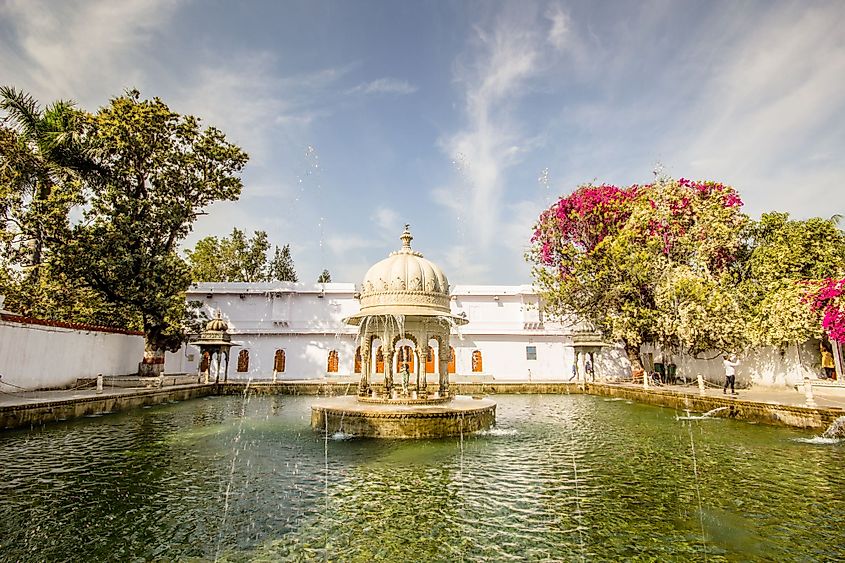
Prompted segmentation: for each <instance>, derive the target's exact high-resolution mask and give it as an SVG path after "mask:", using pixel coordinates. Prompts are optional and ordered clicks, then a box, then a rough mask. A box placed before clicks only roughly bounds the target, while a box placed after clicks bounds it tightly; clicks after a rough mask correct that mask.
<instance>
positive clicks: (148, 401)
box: [0, 382, 845, 430]
mask: <svg viewBox="0 0 845 563" xmlns="http://www.w3.org/2000/svg"><path fill="white" fill-rule="evenodd" d="M451 386H452V389H453V392H455V393H457V394H470V395H505V394H506V395H518V394H532V395H536V394H554V395H566V394H582V393H586V394H588V395H597V396H602V397H616V398H622V399H627V400H631V401H636V402H638V403H646V404H651V405H656V406H662V407H668V408H674V409H678V410H682V411H684V410H690V411H694V412H706V411H709V410H712V409H715V408H719V407H728V411H727V413H726V414H725V415H724V416H726V417H728V418H734V419H738V420H746V421H751V422H759V423H763V424H770V425H776V426H791V427H796V428H809V429H812V428H822V429H823V428H826V427H827V426H829V425H830V424H831V423H832V422H833V421H835V420H836V419H837V418H839V417H840V416H843V415H845V411H843V410H842V409H839V408H808V407H802V406H795V405H783V404H772V403H766V402H758V401H750V400H745V399H738V398H730V397H719V396H706V395H705V396H701V395H698V394H694V393H681V392H677V391H670V390H661V389H642V388H639V387H633V386H629V385H619V384H607V383H588V384H587V385H586V386H583V385H582V384H580V383H575V382H548V383H546V382H538V383H533V382H532V383H521V382H513V383H499V382H468V383H467V382H464V383H452V385H451ZM247 389H248V390H249V392H250V393H253V394H256V395H307V396H317V395H320V396H333V395H346V394H350V392H354V391H355V384H352V383H333V382H319V383H306V382H276V383H272V382H251V383H247V382H228V383H221V384H218V385H214V384H212V385H184V386H178V387H171V388H167V387H165V388H162V389H137V390H131V391H130V390H127V391H126V392H123V393H120V394H103V395H94V396H89V397H73V398H68V399H51V400H43V401H38V402H26V403H21V404H17V405H6V406H1V407H0V430H2V429H5V430H11V429H15V428H27V427H29V428H35V427H40V426H43V425H44V424H48V423H51V422H57V421H64V420H69V419H72V418H81V417H85V416H92V415H98V414H103V413H111V412H119V411H126V410H131V409H134V408H138V407H142V406H147V405H155V404H161V403H166V402H170V401H185V400H189V399H195V398H201V397H207V396H211V395H242V394H244V392H245V391H247ZM30 401H31V400H30Z"/></svg>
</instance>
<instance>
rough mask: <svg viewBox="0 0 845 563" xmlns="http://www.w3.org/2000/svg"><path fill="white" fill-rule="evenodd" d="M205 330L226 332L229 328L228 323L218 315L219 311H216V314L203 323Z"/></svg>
mask: <svg viewBox="0 0 845 563" xmlns="http://www.w3.org/2000/svg"><path fill="white" fill-rule="evenodd" d="M205 330H207V331H214V332H226V331H227V330H229V325H228V324H227V323H226V321H224V320H223V318H222V317H221V316H220V311H217V316H215V317H214V318H213V319H211V320H210V321H208V324H206V325H205Z"/></svg>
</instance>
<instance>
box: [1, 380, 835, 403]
mask: <svg viewBox="0 0 845 563" xmlns="http://www.w3.org/2000/svg"><path fill="white" fill-rule="evenodd" d="M230 382H231V383H243V382H241V381H238V380H235V381H230ZM355 382H357V379H356V378H349V379H347V378H338V379H334V380H330V381H314V380H279V381H277V383H279V384H300V385H303V384H304V385H325V384H334V385H347V384H350V383H355ZM269 383H272V381H269V380H267V381H265V380H261V381H253V382H252V384H254V385H261V384H269ZM452 383H456V384H478V383H483V384H487V385H508V384H515V385H516V384H518V385H523V386H531V385H532V384H531V383H528V382H526V381H517V380H500V379H489V380H488V379H485V380H482V381H479V380H475V379H472V378H457V379H453V380H452ZM562 383H567V384H574V383H576V382H575V381H569V380H555V381H551V380H543V381H535V382H533V384H536V385H538V386H539V385H547V384H562ZM612 385H618V386H620V387H631V388H637V389H642V385H640V384H637V385H635V384H632V383H616V384H612ZM194 386H195V384H191V385H173V386H166V387H164V388H162V390H165V391H167V390H176V389H183V388H185V389H186V388H190V387H194ZM649 389H650V390H651V391H657V392H671V393H677V394H683V395H694V396H698V387H696V386H690V385H661V386H659V387H657V386H651V387H649ZM158 390H159V389H155V388H144V387H106V388H105V389H104V390H103V393H102V394H100V395H98V394H97V392H96V390H95V389H94V388H87V389H62V390H55V391H19V392H16V393H9V392H5V391H4V392H0V407H13V406H19V405H32V404H38V403H49V402H58V401H72V400H80V399H91V398H95V397H118V396H127V395H135V394H142V393H150V392H154V391H158ZM705 394H706V395H707V396H708V397H724V395H723V394H722V390H721V389H714V388H708V389H706V391H705ZM727 397H729V398H731V397H732V398H734V399H736V400H738V401H753V402H757V403H767V404H772V405H787V406H796V407H803V406H806V397H805V396H804V392H803V389H801V388H800V387H799V388H798V390H796V389H795V388H794V387H753V388H750V389H739V390H738V391H737V394H736V395H734V396H731V395H727ZM813 397H814V400H815V402H816V405H817V406H818V407H820V408H841V409H845V387H822V386H813Z"/></svg>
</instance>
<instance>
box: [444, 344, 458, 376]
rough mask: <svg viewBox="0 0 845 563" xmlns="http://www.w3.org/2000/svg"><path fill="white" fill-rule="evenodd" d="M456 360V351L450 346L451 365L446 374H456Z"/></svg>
mask: <svg viewBox="0 0 845 563" xmlns="http://www.w3.org/2000/svg"><path fill="white" fill-rule="evenodd" d="M456 358H457V357H456V355H455V349H454V348H452V347H451V346H449V365H448V366H447V367H446V373H455V364H456Z"/></svg>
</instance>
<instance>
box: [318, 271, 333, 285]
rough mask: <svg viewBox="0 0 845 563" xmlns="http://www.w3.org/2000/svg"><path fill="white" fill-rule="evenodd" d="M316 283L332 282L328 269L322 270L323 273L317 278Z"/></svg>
mask: <svg viewBox="0 0 845 563" xmlns="http://www.w3.org/2000/svg"><path fill="white" fill-rule="evenodd" d="M317 283H332V275H331V274H330V273H329V271H328V270H323V273H321V274H320V277H318V278H317Z"/></svg>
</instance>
